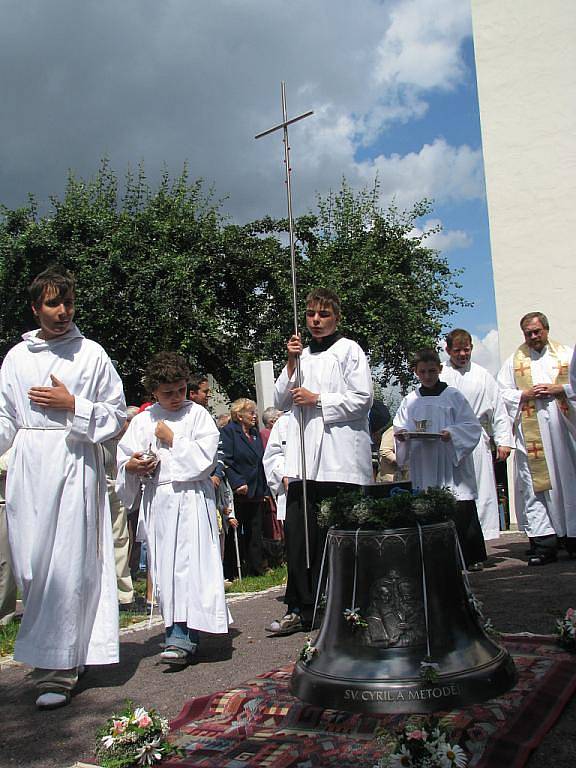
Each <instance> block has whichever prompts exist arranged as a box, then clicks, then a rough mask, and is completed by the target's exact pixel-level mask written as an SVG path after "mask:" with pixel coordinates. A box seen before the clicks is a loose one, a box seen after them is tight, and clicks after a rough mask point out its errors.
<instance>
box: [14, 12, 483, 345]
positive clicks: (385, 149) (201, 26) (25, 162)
mask: <svg viewBox="0 0 576 768" xmlns="http://www.w3.org/2000/svg"><path fill="white" fill-rule="evenodd" d="M0 11H1V19H2V24H1V25H0V84H1V85H0V87H1V98H0V202H1V203H3V204H5V205H7V206H9V207H17V206H19V205H21V204H24V203H25V202H26V200H27V196H28V194H29V193H33V194H34V195H35V196H36V198H37V199H38V201H39V202H40V204H41V205H43V206H47V205H48V200H49V196H50V195H53V194H56V195H60V194H61V193H62V190H63V187H64V184H65V181H66V176H67V172H68V169H73V170H74V172H75V174H76V175H77V176H81V177H84V178H87V177H90V176H92V175H93V174H94V173H95V172H96V170H97V168H98V165H99V162H100V159H101V158H102V157H103V156H104V155H107V156H108V157H109V158H110V160H111V163H112V166H113V167H114V169H115V170H116V171H117V172H118V173H119V175H120V176H123V174H124V172H125V171H126V169H127V168H128V167H129V166H130V167H132V168H135V167H136V166H137V165H138V163H139V162H141V161H142V162H143V163H144V165H145V169H146V173H147V176H148V178H149V180H150V181H151V182H152V183H154V182H155V181H156V180H157V179H158V178H159V176H160V174H161V172H162V170H163V168H167V169H168V171H169V172H170V173H171V174H178V173H179V172H180V170H181V169H182V166H183V163H184V161H188V163H189V167H190V173H191V176H192V178H198V177H201V178H203V179H204V180H205V181H206V183H207V185H208V186H211V185H213V187H214V190H215V194H216V197H218V198H226V200H225V202H224V209H225V211H226V212H227V213H228V214H229V215H230V216H231V217H232V218H233V219H234V220H237V221H245V220H249V219H251V218H259V217H261V216H263V215H266V214H271V215H273V216H277V215H278V216H279V215H285V193H284V186H283V165H282V160H283V149H282V143H281V136H280V134H279V133H277V134H274V135H272V136H268V137H266V138H263V139H260V140H259V141H255V140H254V135H255V134H256V133H259V132H261V131H263V130H265V129H267V128H269V127H271V126H273V125H275V124H277V123H278V122H279V121H280V119H281V103H280V82H281V81H282V80H284V81H286V84H287V95H288V111H289V114H290V115H291V116H294V115H296V114H300V113H301V112H305V111H308V110H310V109H313V110H314V113H315V114H314V115H313V116H312V117H310V118H308V119H306V120H304V121H302V122H301V123H298V124H296V125H295V126H294V127H293V128H292V129H291V134H290V136H291V142H290V143H291V148H292V149H291V151H292V166H293V177H292V184H293V193H294V212H295V215H298V214H301V213H304V212H306V211H307V210H309V209H311V208H313V207H314V204H315V201H316V196H317V194H318V193H319V194H321V195H326V194H327V193H328V192H329V190H330V189H337V188H338V187H339V185H340V181H341V179H342V177H343V176H345V177H346V179H347V181H348V182H349V184H350V185H352V186H353V187H355V188H360V187H362V186H364V185H369V186H370V185H372V184H373V182H374V179H375V176H376V175H378V178H379V181H380V186H381V193H382V204H383V205H387V204H388V203H389V202H390V201H391V200H392V199H395V201H396V203H397V204H398V205H399V206H401V207H405V206H409V205H410V204H411V203H412V202H414V201H416V200H419V199H421V198H423V197H427V198H431V199H433V201H434V211H433V213H432V214H431V215H430V217H429V218H428V220H424V221H422V222H421V223H420V228H421V229H422V230H426V229H428V228H430V227H433V226H435V225H437V224H438V223H441V225H442V227H443V231H442V233H440V234H437V235H434V236H433V237H431V238H430V240H429V243H430V244H431V245H433V246H434V247H437V248H439V249H441V250H443V252H444V253H445V255H446V256H447V258H448V259H449V261H450V263H451V264H452V265H453V266H455V267H459V268H462V269H464V274H463V276H462V283H463V286H464V290H463V294H464V296H465V297H466V298H467V299H469V300H471V301H473V302H474V307H473V308H471V309H467V310H463V311H459V312H458V315H457V316H456V318H455V319H454V322H455V323H456V324H459V325H464V326H465V327H467V328H469V329H470V330H471V331H472V332H473V333H474V334H475V335H476V336H477V337H478V342H479V344H484V343H485V342H486V345H487V348H488V347H490V345H492V346H494V344H493V343H492V341H493V339H494V335H493V334H492V335H490V331H492V329H494V328H495V326H496V319H495V307H494V297H493V288H492V273H491V265H490V250H489V240H488V223H487V215H486V204H485V190H484V178H483V165H482V150H481V140H480V124H479V117H478V103H477V93H476V81H475V72H474V59H473V47H472V38H471V17H470V2H469V0H354V2H351V1H350V0H81V2H79V1H78V0H49V1H48V2H47V0H25V2H22V0H0ZM45 209H46V208H45Z"/></svg>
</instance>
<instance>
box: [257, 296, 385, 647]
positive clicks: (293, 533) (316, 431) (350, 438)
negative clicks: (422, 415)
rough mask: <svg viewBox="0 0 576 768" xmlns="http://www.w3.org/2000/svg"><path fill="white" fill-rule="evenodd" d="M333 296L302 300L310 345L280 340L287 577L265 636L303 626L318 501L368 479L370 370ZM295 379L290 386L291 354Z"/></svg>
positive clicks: (312, 581) (310, 596)
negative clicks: (343, 327) (281, 607)
mask: <svg viewBox="0 0 576 768" xmlns="http://www.w3.org/2000/svg"><path fill="white" fill-rule="evenodd" d="M339 320H340V300H339V298H338V296H336V294H335V293H333V292H332V291H329V290H327V289H325V288H319V289H317V290H315V291H312V292H311V293H310V294H309V295H308V297H307V299H306V326H307V328H308V332H309V334H310V336H311V340H310V344H309V346H307V347H306V348H305V349H303V345H302V341H301V339H300V337H299V336H295V335H294V336H292V337H291V338H290V340H289V341H288V345H287V349H288V360H287V363H286V366H285V368H284V370H283V371H282V373H281V374H280V376H279V377H278V379H277V381H276V388H275V406H276V408H279V409H280V410H282V411H288V410H289V411H290V414H289V417H288V424H287V432H286V465H285V467H286V477H287V478H288V479H289V481H290V483H289V487H288V495H287V503H286V520H285V523H284V534H285V541H286V552H287V561H288V583H287V585H286V594H285V597H284V602H285V603H286V605H287V612H286V614H285V615H284V616H283V617H282V619H279V620H275V621H273V622H272V624H271V625H270V627H269V631H270V632H271V633H272V634H273V635H286V634H290V633H292V632H299V631H302V630H308V629H309V628H310V626H311V623H312V618H313V613H314V604H315V600H316V594H317V590H318V582H319V579H320V568H321V562H322V554H323V551H324V543H325V540H326V534H327V531H326V529H324V528H321V527H320V526H319V525H318V521H317V511H318V508H319V505H320V503H321V501H322V500H323V499H325V498H328V497H330V496H333V495H335V494H336V493H338V491H339V490H340V489H341V488H342V486H343V484H349V485H348V489H350V488H351V487H356V486H361V485H369V484H371V483H372V454H371V444H370V433H369V429H368V414H369V412H370V407H371V405H372V376H371V373H370V367H369V365H368V361H367V359H366V356H365V354H364V352H363V351H362V349H361V347H360V346H359V345H358V344H357V343H356V342H354V341H351V340H350V339H346V338H344V337H343V336H342V335H341V334H340V333H339V332H338V322H339ZM298 357H300V365H301V373H302V381H301V386H299V387H298V386H296V359H297V358H298ZM300 414H302V418H303V423H304V448H305V463H306V478H307V482H306V490H307V495H306V498H307V517H308V543H309V556H310V557H309V565H310V567H309V568H307V563H306V531H305V526H304V510H303V498H302V482H301V480H302V467H301V448H300V446H301V443H300V426H299V419H300Z"/></svg>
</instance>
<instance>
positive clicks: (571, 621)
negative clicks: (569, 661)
mask: <svg viewBox="0 0 576 768" xmlns="http://www.w3.org/2000/svg"><path fill="white" fill-rule="evenodd" d="M556 634H557V636H558V637H557V639H558V642H559V643H560V645H561V646H562V647H563V648H566V650H568V651H576V611H575V610H574V608H568V610H567V611H566V613H565V614H564V617H563V618H562V619H557V620H556Z"/></svg>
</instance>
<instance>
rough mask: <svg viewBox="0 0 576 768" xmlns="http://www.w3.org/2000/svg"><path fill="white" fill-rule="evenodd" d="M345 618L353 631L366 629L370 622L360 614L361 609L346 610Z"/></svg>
mask: <svg viewBox="0 0 576 768" xmlns="http://www.w3.org/2000/svg"><path fill="white" fill-rule="evenodd" d="M344 618H345V619H346V621H347V622H348V624H349V625H350V626H351V627H352V629H365V628H366V627H367V626H368V622H367V621H366V619H365V618H364V617H363V616H362V614H361V613H360V608H346V610H345V611H344Z"/></svg>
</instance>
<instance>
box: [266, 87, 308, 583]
mask: <svg viewBox="0 0 576 768" xmlns="http://www.w3.org/2000/svg"><path fill="white" fill-rule="evenodd" d="M281 90H282V122H281V123H279V124H278V125H275V126H274V127H273V128H269V129H268V130H267V131H263V132H262V133H259V134H258V135H257V136H255V137H254V138H255V139H261V138H262V137H263V136H268V134H269V133H274V132H275V131H279V130H280V129H282V130H283V132H284V165H285V172H286V196H287V201H288V232H289V234H290V267H291V271H292V309H293V313H294V335H295V336H298V335H299V331H298V290H297V285H296V254H295V249H294V220H293V217H292V188H291V185H290V173H291V171H292V168H291V167H290V145H289V144H288V126H289V125H292V123H296V122H298V121H299V120H304V118H305V117H309V116H310V115H313V114H314V112H313V111H310V112H305V113H304V114H302V115H298V117H293V118H292V119H291V120H288V113H287V110H286V83H285V82H284V81H282V83H281ZM296 386H297V387H301V386H302V369H301V367H300V357H297V358H296ZM298 424H299V426H300V459H301V466H302V511H303V513H304V538H305V542H306V568H307V569H308V570H310V537H309V534H308V499H307V495H306V448H305V444H304V413H303V411H302V406H300V407H299V409H298Z"/></svg>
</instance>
